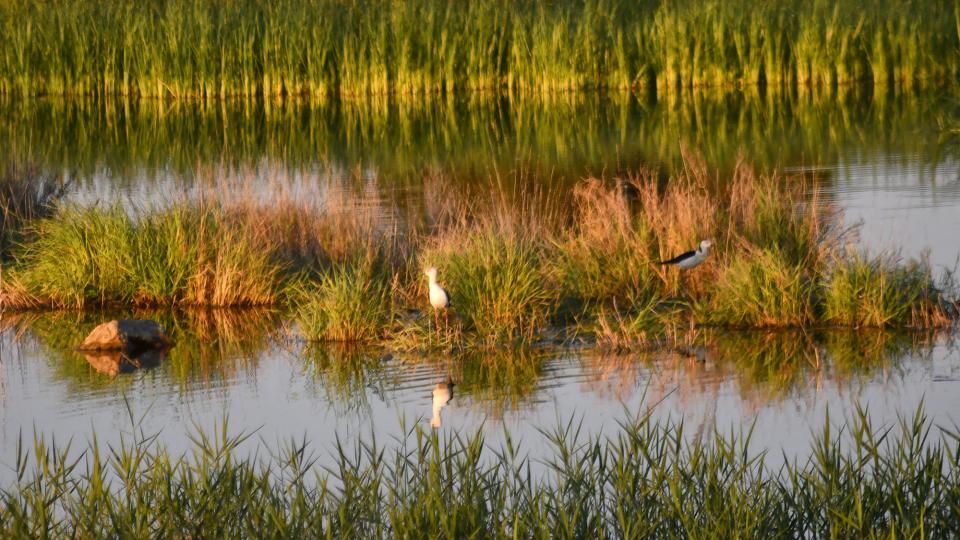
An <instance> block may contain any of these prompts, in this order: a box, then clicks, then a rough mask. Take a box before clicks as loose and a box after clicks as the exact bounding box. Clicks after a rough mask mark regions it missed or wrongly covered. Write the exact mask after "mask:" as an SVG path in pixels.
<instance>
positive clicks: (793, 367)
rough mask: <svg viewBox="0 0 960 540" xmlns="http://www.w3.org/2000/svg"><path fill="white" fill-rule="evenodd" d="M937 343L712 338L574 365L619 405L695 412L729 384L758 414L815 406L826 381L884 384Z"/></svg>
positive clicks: (752, 334)
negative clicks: (796, 403) (663, 403)
mask: <svg viewBox="0 0 960 540" xmlns="http://www.w3.org/2000/svg"><path fill="white" fill-rule="evenodd" d="M940 337H942V336H940V335H938V334H937V333H933V332H891V331H884V330H876V329H871V330H856V331H851V330H827V331H817V332H811V333H806V332H802V331H774V332H766V331H742V332H729V331H727V332H709V333H707V334H705V335H702V336H699V337H697V338H696V339H695V340H694V341H693V342H691V343H690V344H688V345H684V346H680V347H677V348H675V349H661V350H658V351H650V352H643V353H639V354H638V353H630V354H625V353H616V352H608V351H605V350H603V349H601V350H595V351H591V352H587V353H583V354H582V355H581V356H580V357H579V358H580V362H581V364H582V365H583V369H584V370H586V372H587V373H588V375H589V377H588V379H587V381H586V383H585V384H586V386H587V388H589V389H590V390H591V391H593V392H595V393H596V394H597V395H599V396H605V397H611V398H613V399H618V400H624V399H627V398H629V397H631V396H632V395H633V394H634V393H635V392H637V391H638V390H643V392H644V395H645V397H646V398H647V400H648V401H650V402H654V403H655V402H658V401H660V400H661V399H664V398H666V397H668V396H669V397H670V398H671V399H672V400H676V401H677V402H678V403H679V405H680V406H681V408H682V409H684V410H690V411H693V410H699V409H701V408H703V407H706V408H707V409H710V408H711V407H712V403H713V402H715V401H716V398H717V396H718V395H719V393H720V390H721V386H722V385H725V384H727V383H730V382H732V383H733V384H734V385H735V387H736V388H737V390H738V392H739V398H740V401H741V403H743V404H744V405H745V406H746V407H747V408H749V409H751V410H754V411H758V410H760V409H762V408H763V407H764V406H767V405H768V404H769V402H770V401H778V400H781V399H784V398H787V397H791V396H792V397H800V398H804V399H815V398H816V394H817V393H819V392H820V391H821V390H823V385H824V384H825V383H826V382H828V381H829V384H830V385H831V387H832V388H834V389H835V390H836V391H838V392H843V391H844V390H847V389H849V390H853V391H855V390H856V389H857V388H858V386H859V385H860V384H861V382H862V381H863V380H865V379H869V378H871V377H877V376H880V377H881V378H882V379H883V380H884V381H886V380H888V379H889V378H890V377H889V374H890V373H891V372H893V373H896V371H897V369H898V366H899V365H900V364H901V362H902V361H903V360H904V359H906V358H907V357H915V356H919V357H924V356H927V355H929V354H930V353H931V352H932V350H933V346H934V344H935V343H936V342H937V340H938V339H939V338H940ZM892 379H893V380H895V379H896V378H895V377H893V378H892ZM706 412H707V413H708V414H710V411H709V410H708V411H706ZM705 420H707V419H705Z"/></svg>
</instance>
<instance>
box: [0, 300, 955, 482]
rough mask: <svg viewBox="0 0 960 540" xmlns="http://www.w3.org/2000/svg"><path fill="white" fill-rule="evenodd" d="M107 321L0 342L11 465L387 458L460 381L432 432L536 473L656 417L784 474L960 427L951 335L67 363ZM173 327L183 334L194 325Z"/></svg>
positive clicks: (190, 339)
mask: <svg viewBox="0 0 960 540" xmlns="http://www.w3.org/2000/svg"><path fill="white" fill-rule="evenodd" d="M154 316H155V317H157V318H160V319H161V320H164V316H165V315H164V314H154ZM95 319H96V315H90V316H85V317H81V318H80V319H77V318H76V317H65V316H61V315H50V314H48V315H43V316H40V317H38V318H35V319H34V320H32V321H31V322H29V323H28V322H26V321H17V322H14V321H11V320H9V319H8V320H7V322H8V323H14V324H16V325H19V326H20V328H21V329H22V330H23V331H22V332H21V336H20V338H19V339H17V340H14V338H13V335H14V330H13V329H11V330H9V331H7V332H5V333H4V335H3V339H2V341H0V345H2V351H0V353H2V355H3V364H2V372H0V373H2V382H3V387H2V388H3V393H2V405H3V406H2V411H3V412H2V417H0V426H2V427H0V456H2V459H3V462H4V465H10V464H11V460H12V459H13V456H14V455H15V449H16V444H17V441H18V438H19V437H20V436H21V434H23V435H25V436H26V437H27V438H28V439H29V437H30V436H31V435H32V434H33V432H34V431H35V430H36V431H39V432H42V433H46V434H53V435H55V436H56V439H57V440H58V441H60V443H61V444H63V443H64V442H65V441H67V440H69V439H73V440H74V441H75V444H80V443H85V442H86V441H88V440H89V439H90V437H91V434H93V433H96V435H97V437H98V439H99V441H100V443H101V444H108V443H116V442H117V441H119V440H120V437H121V435H125V436H127V437H130V436H131V434H132V432H133V431H134V426H136V427H137V431H138V432H140V431H141V430H142V432H143V433H146V434H148V435H149V434H153V433H159V434H160V441H162V442H163V444H165V445H166V446H167V447H168V448H169V449H171V450H172V451H173V452H175V453H179V452H183V451H186V450H189V449H190V443H189V439H188V435H189V434H190V433H192V432H195V431H196V430H197V429H198V428H202V429H206V430H211V429H212V428H213V427H214V426H215V425H217V423H219V422H222V421H223V420H224V419H225V418H228V419H229V424H230V426H231V427H232V429H233V430H234V432H239V431H247V432H252V433H255V435H256V437H255V438H254V440H262V441H264V442H266V443H267V445H268V446H270V447H276V445H277V444H278V441H284V440H289V439H291V438H294V439H300V438H301V437H306V439H307V440H308V441H310V443H311V446H312V448H313V449H314V450H318V451H319V452H320V455H321V456H328V455H329V454H330V453H333V452H334V444H335V441H336V438H337V437H339V438H340V440H342V441H347V442H349V441H355V440H361V439H362V440H369V438H370V437H371V434H376V437H377V439H378V440H379V441H381V442H384V441H388V440H390V439H391V438H402V436H403V434H404V433H405V430H409V429H411V428H413V427H414V426H415V425H419V426H420V427H421V428H423V429H426V430H429V429H432V428H431V427H430V424H431V420H432V419H433V417H434V399H433V394H432V391H433V389H434V387H435V386H436V385H437V384H438V383H443V382H445V381H447V380H448V378H450V379H452V380H453V381H454V383H455V385H454V387H453V396H452V399H451V400H450V402H449V403H447V404H446V405H445V406H444V407H442V408H441V409H439V411H438V412H439V415H438V416H439V422H437V423H438V424H439V427H438V429H441V430H452V431H459V432H463V433H471V432H474V431H476V430H481V431H482V432H484V434H485V436H486V437H487V438H488V440H489V441H490V442H491V443H492V444H493V445H497V444H499V442H502V435H503V429H504V428H506V429H507V431H509V432H510V433H511V435H512V437H513V438H514V439H515V440H517V441H521V442H522V445H523V448H525V449H526V451H527V452H529V453H530V455H531V456H533V457H535V458H538V457H540V458H542V457H546V456H547V455H548V452H547V449H548V446H547V444H546V441H545V440H544V438H543V437H542V435H541V434H540V433H539V432H538V430H539V429H546V430H550V429H552V428H555V427H557V425H558V424H562V423H565V422H567V421H569V420H570V419H571V418H572V419H574V421H575V422H582V424H583V426H582V429H583V433H584V434H585V435H586V434H598V433H606V434H614V433H616V432H617V430H618V424H617V422H618V421H619V420H623V419H625V418H627V417H628V415H631V414H632V415H636V414H642V413H645V412H648V411H649V412H650V413H651V414H652V415H653V418H654V419H657V420H667V419H671V420H674V421H679V420H681V419H682V420H683V421H684V423H685V424H686V426H687V429H688V433H689V435H690V436H697V435H700V434H707V435H709V434H710V433H711V432H712V429H713V428H714V427H716V428H717V429H720V430H721V431H723V432H724V433H730V432H739V431H740V430H742V429H747V428H749V427H750V426H751V425H752V426H754V434H753V441H752V448H753V449H754V450H755V451H758V452H759V451H762V450H765V449H768V450H773V454H772V455H771V462H772V463H776V462H777V461H778V460H779V459H781V455H780V452H779V449H780V448H782V449H783V450H784V452H785V454H786V455H787V456H788V457H789V458H790V459H802V458H804V457H806V456H807V455H808V452H809V450H810V442H811V441H812V439H813V437H814V436H815V435H816V434H818V433H819V432H820V430H821V429H822V425H823V422H824V419H825V415H826V412H827V411H828V410H829V412H830V414H831V417H832V418H833V423H834V424H835V425H840V424H842V423H843V421H844V420H845V419H850V418H852V417H853V415H854V414H855V413H856V408H857V405H858V404H859V405H864V406H867V407H868V408H869V412H870V415H871V418H873V419H874V421H875V422H877V425H878V426H892V425H894V424H895V422H896V419H897V418H898V415H901V414H902V415H907V416H909V415H911V414H912V413H913V412H914V411H915V409H916V407H917V406H919V404H920V403H921V401H922V402H923V404H924V407H925V410H926V412H927V414H928V415H930V416H931V417H932V418H933V420H934V421H935V422H936V423H937V424H938V425H941V426H945V427H953V426H956V422H957V420H960V418H957V416H956V411H958V410H960V392H958V391H957V390H958V388H960V355H958V351H957V349H956V347H955V346H954V344H953V343H952V339H951V338H950V335H949V334H940V335H935V334H895V333H891V332H860V333H856V332H838V331H834V332H826V333H818V334H814V335H809V336H807V335H805V334H802V333H798V332H742V333H728V332H719V333H712V334H705V335H703V336H702V338H701V340H700V341H699V343H700V345H699V346H698V347H697V348H696V350H695V351H694V352H695V353H696V354H694V355H690V354H688V353H685V352H678V351H672V350H670V351H659V352H655V353H644V354H636V353H633V354H604V353H600V352H598V351H585V350H569V349H553V348H549V349H537V350H528V351H512V352H508V351H487V352H483V351H475V352H470V353H467V354H464V355H459V356H446V357H428V358H423V357H417V356H405V355H398V356H394V355H386V354H384V353H382V352H380V351H377V350H353V349H341V348H319V349H311V348H309V347H306V346H305V345H303V344H301V343H298V342H295V341H289V340H287V339H283V338H280V337H279V336H280V334H279V333H277V332H276V331H275V330H276V328H277V327H275V326H272V325H271V323H270V322H268V320H264V319H262V318H259V317H252V316H247V317H245V318H241V319H231V320H228V319H229V316H225V318H223V319H221V320H219V321H216V322H213V323H212V326H211V327H210V328H207V329H206V330H205V331H204V332H205V334H204V337H203V338H202V340H201V338H199V337H197V336H196V335H195V334H194V333H191V332H190V331H189V330H187V331H186V332H183V333H182V334H180V335H178V336H176V337H177V339H178V341H179V343H178V345H177V346H176V347H175V348H174V349H173V350H172V351H171V352H170V354H169V356H168V357H166V358H165V359H164V360H163V362H161V363H160V365H159V366H158V367H155V368H152V369H143V370H138V371H135V372H134V373H131V374H121V375H116V376H111V375H107V374H104V373H100V372H98V371H96V370H95V369H93V368H92V367H91V365H90V364H88V362H87V360H86V358H85V357H84V356H83V355H81V354H80V353H76V352H73V351H72V350H70V349H69V348H67V347H64V344H66V343H72V342H73V341H76V340H77V339H79V337H82V334H83V332H84V331H85V330H86V328H87V327H88V325H89V324H90V323H91V321H93V320H95ZM166 321H167V322H166V324H168V325H171V326H173V327H179V328H181V329H188V327H187V326H186V320H178V321H177V322H175V323H171V322H170V319H166ZM196 322H197V321H193V323H194V324H196ZM25 324H29V326H27V327H24V326H23V325H25ZM239 336H243V337H239ZM71 340H73V341H71ZM817 362H819V366H818V364H817ZM131 417H132V418H131ZM251 444H253V443H251ZM80 446H81V447H82V446H85V444H80ZM10 472H11V471H10V469H9V468H5V469H3V470H0V476H5V477H7V478H9V473H10Z"/></svg>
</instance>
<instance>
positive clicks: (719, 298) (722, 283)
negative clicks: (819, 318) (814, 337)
mask: <svg viewBox="0 0 960 540" xmlns="http://www.w3.org/2000/svg"><path fill="white" fill-rule="evenodd" d="M715 287H716V288H715V290H714V292H713V294H712V295H711V297H710V300H709V304H707V305H706V306H705V307H703V308H702V309H703V310H704V311H705V315H706V318H707V320H709V321H710V322H713V323H715V324H720V325H730V326H744V327H766V326H805V325H808V324H810V323H811V322H812V321H813V320H814V303H813V298H812V295H813V282H812V278H811V276H809V275H807V273H806V272H805V269H804V268H803V267H801V266H795V265H792V264H790V263H789V262H787V261H784V260H783V258H782V257H781V255H780V253H779V252H772V251H768V250H757V251H755V252H752V253H747V254H745V255H743V256H738V257H734V258H733V259H732V261H731V262H730V263H729V265H727V266H725V267H724V268H723V269H722V270H721V271H720V276H719V279H718V281H717V283H716V284H715Z"/></svg>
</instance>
